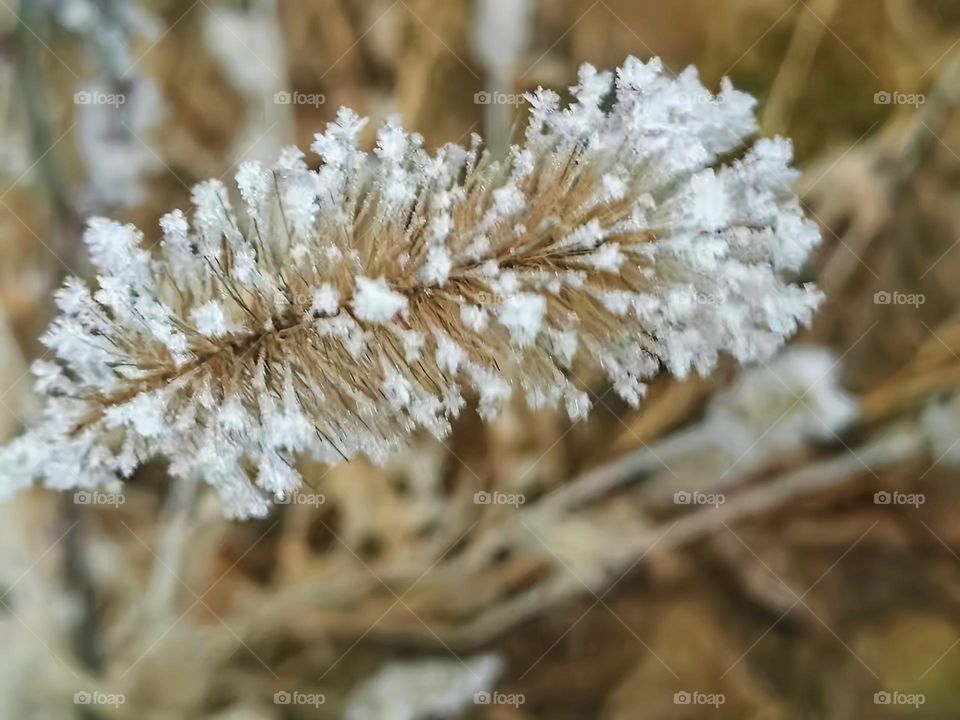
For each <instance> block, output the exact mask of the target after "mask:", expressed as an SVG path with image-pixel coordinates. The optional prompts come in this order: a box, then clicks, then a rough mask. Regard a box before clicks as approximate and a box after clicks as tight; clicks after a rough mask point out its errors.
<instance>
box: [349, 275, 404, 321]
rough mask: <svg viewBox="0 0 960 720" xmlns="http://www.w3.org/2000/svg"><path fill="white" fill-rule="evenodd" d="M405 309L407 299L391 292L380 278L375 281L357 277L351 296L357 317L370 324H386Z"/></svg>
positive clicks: (385, 282)
mask: <svg viewBox="0 0 960 720" xmlns="http://www.w3.org/2000/svg"><path fill="white" fill-rule="evenodd" d="M406 307H407V299H406V298H405V297H404V296H403V295H401V294H400V293H398V292H396V291H394V290H391V289H390V288H389V287H388V286H387V281H386V280H384V279H383V278H382V277H379V278H377V279H376V280H371V279H370V278H365V277H358V278H357V289H356V292H354V294H353V309H354V311H355V312H356V313H357V317H358V318H360V319H361V320H366V321H368V322H372V323H381V324H383V323H386V322H388V321H390V320H392V319H393V317H394V316H395V315H396V314H397V313H399V312H400V311H401V310H403V309H405V308H406Z"/></svg>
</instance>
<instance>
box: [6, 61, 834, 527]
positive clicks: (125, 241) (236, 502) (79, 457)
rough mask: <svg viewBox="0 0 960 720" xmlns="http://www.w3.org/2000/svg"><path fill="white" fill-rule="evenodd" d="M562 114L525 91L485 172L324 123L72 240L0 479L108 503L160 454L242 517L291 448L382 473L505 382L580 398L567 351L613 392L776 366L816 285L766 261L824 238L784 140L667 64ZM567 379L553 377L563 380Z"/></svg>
mask: <svg viewBox="0 0 960 720" xmlns="http://www.w3.org/2000/svg"><path fill="white" fill-rule="evenodd" d="M572 91H573V94H574V95H575V97H576V101H575V102H574V103H573V104H572V105H571V106H570V107H568V108H566V109H560V107H559V97H558V96H557V94H556V93H554V92H551V91H549V90H539V91H537V92H536V93H534V94H532V95H531V96H530V97H529V98H528V99H529V102H530V105H531V108H532V109H531V112H530V121H529V125H528V128H527V130H526V142H525V144H524V145H523V146H522V147H520V146H517V147H513V148H512V149H511V151H510V154H509V157H508V158H507V159H506V160H504V161H502V162H497V161H494V160H492V159H491V158H489V157H488V156H486V155H485V154H483V153H482V152H481V151H480V140H479V138H476V137H475V138H474V140H473V143H472V145H471V147H470V148H469V149H466V148H463V147H460V146H458V145H447V146H444V147H442V148H440V149H439V151H437V152H436V154H433V155H431V154H428V153H427V152H426V151H425V150H424V147H423V139H422V138H421V137H420V136H418V135H415V134H408V133H406V132H405V131H404V130H402V129H401V128H400V127H399V126H398V125H397V124H396V123H395V122H392V121H390V122H387V123H386V124H385V125H384V127H382V128H381V129H380V130H379V132H378V134H377V142H376V148H375V150H374V151H373V152H372V153H367V152H364V151H361V150H360V149H358V138H359V136H360V133H361V130H362V129H363V127H364V124H365V122H366V121H365V120H364V119H361V118H359V117H358V116H357V115H355V114H354V113H353V112H352V111H350V110H347V109H342V110H341V111H340V113H339V115H338V117H337V121H336V122H335V123H332V124H331V125H330V126H329V127H328V129H327V131H326V132H325V133H324V134H319V135H317V136H316V142H315V143H314V144H313V150H314V151H315V152H316V153H317V155H319V157H320V159H321V161H322V162H321V163H320V166H319V169H318V170H316V171H313V170H310V169H309V168H308V166H307V163H306V162H305V159H304V156H303V155H302V154H301V153H300V152H299V151H298V150H296V149H288V150H286V151H284V152H283V153H282V155H281V157H280V159H279V161H278V162H277V164H276V165H275V166H274V167H273V168H266V167H262V166H261V165H259V164H256V163H245V164H243V165H242V166H241V167H240V169H239V172H238V173H237V177H236V181H237V186H238V188H239V195H240V198H241V204H240V206H239V208H238V209H236V210H235V209H234V206H233V205H232V204H231V201H230V199H229V196H228V191H227V189H226V188H225V187H224V185H223V184H221V183H220V182H218V181H208V182H204V183H201V184H200V185H198V186H197V187H196V188H195V189H194V192H193V203H194V206H195V207H194V209H193V211H192V215H191V217H189V218H188V217H187V216H186V215H184V214H183V213H182V212H180V211H174V212H172V213H170V214H168V215H166V216H165V217H164V218H163V219H162V220H161V222H160V226H161V228H162V231H163V239H162V242H161V243H160V245H159V248H158V249H157V250H156V251H155V252H152V251H151V250H149V249H147V248H145V247H144V246H143V242H142V241H143V236H142V234H141V233H140V232H139V231H137V230H136V229H135V228H134V227H132V226H129V225H127V226H124V225H120V224H117V223H115V222H111V221H108V220H104V219H94V220H92V221H91V222H90V225H89V228H88V229H87V231H86V234H85V241H86V244H87V246H88V248H89V251H90V255H91V259H92V261H93V263H94V265H95V266H96V267H97V268H98V269H99V274H98V277H97V287H95V288H93V289H91V288H90V287H88V286H87V285H86V284H85V283H84V282H82V281H81V280H78V279H70V280H68V281H67V282H66V283H65V285H64V287H63V288H62V289H61V290H60V291H58V293H57V295H56V301H57V305H58V307H59V309H60V314H59V316H58V317H57V318H56V319H55V320H54V321H53V323H52V325H51V327H50V329H49V330H48V331H47V333H46V335H45V336H44V342H45V343H46V345H47V346H48V347H49V348H50V350H51V352H52V357H53V358H54V359H53V360H52V361H50V360H43V361H40V362H37V363H36V365H35V368H34V370H35V374H36V376H37V379H38V381H37V387H38V389H39V391H40V392H41V393H42V394H43V395H44V396H45V397H46V409H45V415H44V418H43V421H42V423H41V424H40V425H39V426H38V427H37V428H36V429H34V430H32V431H31V432H29V433H28V434H27V435H25V436H24V437H21V438H20V439H18V440H16V441H14V442H13V443H12V444H11V445H10V446H8V447H7V448H6V449H5V450H4V451H3V453H2V454H0V477H2V482H3V487H4V488H5V489H7V490H11V489H13V488H16V487H21V486H25V485H27V484H29V483H30V482H32V481H33V480H35V479H38V478H39V479H42V480H43V481H44V482H45V483H46V484H47V485H48V486H51V487H54V488H68V487H93V486H105V487H107V488H114V489H117V488H118V487H119V483H120V481H121V479H122V478H127V477H129V476H130V475H131V473H133V471H134V470H135V469H136V468H137V466H138V465H140V464H141V463H143V462H144V461H146V460H148V459H149V458H153V457H161V458H164V459H166V460H167V461H168V462H169V470H170V473H171V474H172V475H173V476H190V475H193V476H199V477H201V478H203V479H204V480H205V481H206V482H208V483H210V484H211V485H213V486H214V487H216V488H217V490H218V491H219V493H220V495H221V496H222V498H223V501H224V504H225V506H226V509H227V511H228V513H229V514H230V515H232V516H235V517H246V516H260V515H263V514H264V513H266V512H267V511H268V509H269V506H270V499H271V498H277V497H282V496H286V495H288V494H289V493H291V492H293V491H294V490H295V489H296V488H297V486H298V485H299V484H300V476H299V475H298V473H297V470H296V469H295V465H296V458H297V457H298V456H299V455H300V454H303V453H309V454H311V455H312V456H315V457H317V458H320V459H322V460H324V461H326V462H330V463H333V462H337V461H340V460H343V459H345V458H351V457H354V456H356V455H360V454H362V455H366V456H368V457H370V458H372V459H373V460H376V461H380V460H383V459H384V458H386V457H387V456H388V455H389V454H390V453H391V451H392V450H393V449H394V448H395V447H396V446H397V445H399V444H401V443H403V442H404V441H405V440H406V439H407V438H408V436H409V435H410V433H411V432H413V431H414V430H416V429H418V428H424V429H426V430H427V431H429V432H430V433H432V434H434V435H435V436H437V437H443V436H444V435H446V434H447V433H448V432H449V431H450V422H451V419H452V418H454V417H456V416H457V415H458V413H460V412H461V409H462V408H463V406H464V404H465V400H464V395H465V393H467V392H469V391H472V392H475V393H476V394H477V396H478V398H479V412H480V414H481V415H482V416H483V417H484V418H493V417H495V416H496V414H497V412H498V410H499V408H500V407H501V405H502V404H503V402H504V401H505V400H506V399H507V398H508V397H509V396H510V395H511V391H512V390H513V389H514V387H515V386H519V387H520V388H521V389H522V391H523V392H524V394H525V395H526V398H527V400H528V402H529V404H530V405H531V406H532V407H534V408H540V407H545V406H555V405H564V406H565V407H566V410H567V412H568V413H569V415H570V417H571V418H574V419H579V418H582V417H584V415H586V413H587V411H588V409H589V406H590V400H589V396H588V395H587V393H586V392H584V390H583V389H582V388H579V387H578V386H577V384H576V383H575V382H574V381H573V380H575V379H576V373H575V372H573V370H572V368H573V364H574V363H575V362H577V363H582V364H584V365H589V364H591V363H592V364H594V365H597V366H599V367H601V368H602V369H603V370H604V371H605V372H606V374H607V375H608V376H609V378H610V381H611V382H612V384H613V386H614V388H615V389H616V392H617V393H618V394H619V395H620V396H621V397H623V398H624V399H625V400H627V401H628V402H629V403H631V404H633V405H637V403H639V401H640V399H641V396H642V395H643V392H644V380H645V379H647V378H650V377H651V376H653V375H655V374H657V373H658V372H659V371H660V370H661V368H666V369H668V370H669V371H671V372H672V373H674V374H675V375H678V376H683V375H685V374H687V373H688V372H690V371H691V370H696V371H698V372H700V373H706V372H707V371H709V370H710V369H711V368H712V367H713V366H714V364H715V363H716V362H717V359H718V356H719V354H720V353H722V352H725V353H729V354H730V355H732V356H733V357H734V358H736V359H737V360H738V361H740V362H749V361H752V360H757V359H765V358H769V357H770V356H771V355H773V354H774V353H775V351H776V350H777V348H778V347H779V346H780V345H782V343H783V342H784V341H785V339H786V338H787V337H788V336H789V335H790V334H791V333H793V332H794V331H795V330H796V328H797V327H798V325H799V324H803V323H807V322H808V321H809V320H810V318H811V315H812V313H813V311H814V310H815V308H816V306H817V304H818V302H819V299H820V296H819V293H818V292H817V291H816V290H815V289H814V288H813V287H810V286H799V285H795V284H791V283H790V282H789V281H787V280H785V279H784V274H785V273H789V272H791V271H794V270H796V269H798V268H799V266H800V265H801V264H802V263H803V262H804V260H805V258H806V257H807V255H808V253H809V251H810V249H811V248H812V247H813V246H814V245H815V244H816V243H817V241H818V239H819V235H818V232H817V230H816V228H815V227H814V226H813V225H811V224H810V223H808V222H807V221H806V220H804V217H803V214H802V211H801V208H800V205H799V202H798V200H797V198H796V197H795V196H794V194H793V193H792V191H791V190H790V184H791V182H792V181H793V179H794V171H793V170H791V169H790V167H789V164H790V162H791V147H790V144H789V143H788V142H787V141H785V140H782V139H775V140H760V141H758V142H757V143H756V144H755V145H753V147H752V148H749V149H748V150H746V151H745V152H742V153H741V155H740V159H739V160H736V161H733V162H732V163H731V164H729V165H719V166H718V163H719V160H718V158H719V157H720V156H721V155H725V154H732V153H734V152H735V151H740V150H742V148H743V145H744V143H745V139H746V138H747V137H749V136H750V135H751V134H752V133H753V132H754V131H755V130H756V123H755V118H754V113H753V109H754V100H753V99H752V98H751V97H750V96H748V95H745V94H743V93H740V92H737V91H736V90H734V89H733V88H732V87H731V86H730V84H729V82H727V81H724V83H723V87H722V90H721V93H720V95H719V96H717V97H713V96H712V95H710V94H709V93H708V92H707V91H706V90H705V89H704V88H703V86H702V85H701V83H700V81H699V79H698V76H697V73H696V71H695V70H693V69H688V70H687V71H685V72H684V73H682V74H681V75H680V76H679V77H678V78H676V79H672V78H670V77H668V76H666V75H665V74H664V72H663V68H662V66H661V63H660V62H659V61H658V60H653V61H651V62H649V63H646V64H645V63H643V62H641V61H639V60H637V59H634V58H630V59H629V60H627V62H626V63H625V64H624V66H623V67H622V68H620V69H619V70H618V71H617V73H616V76H615V77H614V75H613V74H611V73H605V72H597V71H596V70H595V69H594V68H592V67H590V66H584V67H583V69H582V70H581V71H580V81H579V84H578V85H577V86H576V87H574V88H573V89H572ZM571 378H573V380H572V379H571Z"/></svg>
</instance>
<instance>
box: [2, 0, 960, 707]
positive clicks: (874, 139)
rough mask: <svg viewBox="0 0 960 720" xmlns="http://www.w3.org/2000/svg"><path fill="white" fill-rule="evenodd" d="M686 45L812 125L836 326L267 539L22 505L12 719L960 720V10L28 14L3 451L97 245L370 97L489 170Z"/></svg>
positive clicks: (21, 53) (486, 438)
mask: <svg viewBox="0 0 960 720" xmlns="http://www.w3.org/2000/svg"><path fill="white" fill-rule="evenodd" d="M631 54H632V55H636V56H638V57H641V58H644V59H646V58H649V57H652V56H655V55H656V56H660V57H662V58H663V60H664V62H665V63H666V65H667V66H668V67H669V68H670V69H671V71H674V72H677V71H680V70H682V69H683V68H684V67H686V66H687V65H691V64H693V65H696V66H698V67H699V68H700V72H701V76H702V78H703V80H704V82H705V83H706V84H707V86H708V87H710V88H713V89H716V88H717V87H718V85H719V81H720V79H721V77H723V76H729V77H730V78H731V79H732V80H733V82H734V84H735V85H736V86H737V87H738V88H740V89H743V90H746V91H749V92H751V93H753V94H755V95H756V96H757V97H758V99H759V101H760V104H759V113H760V120H761V128H762V129H761V133H762V134H764V135H772V134H777V133H780V134H785V135H788V136H789V137H791V138H793V140H794V142H795V147H796V152H797V163H798V166H799V167H800V168H801V169H802V170H803V175H802V179H801V181H800V183H799V186H798V191H799V192H800V193H801V194H802V197H803V202H804V204H805V206H806V207H807V209H808V211H809V213H810V215H811V217H813V218H815V219H816V220H817V221H818V222H819V223H820V225H821V227H822V231H823V237H824V242H823V245H822V247H821V249H820V250H819V252H818V253H817V254H816V256H815V257H814V258H813V259H812V261H811V263H810V266H809V267H808V268H807V269H806V271H805V278H804V279H813V280H815V281H816V282H817V283H818V284H819V286H820V287H821V288H822V289H823V290H824V291H825V293H826V295H827V298H828V299H827V302H826V304H825V306H824V307H823V309H822V311H821V312H820V314H819V317H818V319H817V321H816V323H815V324H814V326H813V327H812V328H811V329H810V330H809V331H805V332H804V333H802V334H801V335H800V336H799V337H798V338H796V340H795V341H794V343H792V345H791V347H789V348H787V349H786V350H785V351H784V353H783V356H782V357H781V358H779V359H778V360H777V361H776V362H774V363H771V364H770V365H769V366H760V367H756V368H747V369H737V368H735V367H733V366H732V364H725V365H723V366H722V367H721V368H720V369H719V370H718V371H717V372H716V373H715V374H714V375H713V376H711V377H710V378H706V379H701V378H691V379H687V380H684V381H678V380H674V379H670V378H667V377H663V378H660V379H658V380H657V381H656V382H655V383H653V385H652V387H651V390H650V393H649V397H648V398H647V400H646V401H645V403H644V405H643V406H642V408H641V410H640V411H639V412H635V411H631V410H630V409H629V408H627V407H625V406H624V405H622V404H621V403H620V402H619V401H618V400H617V399H616V398H615V397H614V396H613V395H612V394H609V393H608V390H609V388H608V387H606V386H605V385H604V384H603V382H602V380H601V379H600V378H597V379H595V380H594V381H593V382H592V392H593V399H594V402H595V406H594V409H593V412H592V413H591V416H590V418H589V419H588V420H587V421H585V422H580V423H577V424H571V423H570V421H569V420H567V419H566V418H565V417H563V416H560V415H557V414H552V413H533V412H532V411H530V410H528V409H526V408H525V407H524V406H523V404H522V403H517V404H516V405H515V406H514V407H512V408H511V409H510V410H509V411H508V412H507V413H506V414H505V415H504V417H503V418H502V419H501V420H499V421H498V422H496V423H494V424H492V425H484V424H482V423H481V422H480V421H479V419H478V418H477V417H476V415H475V414H474V413H470V412H468V413H465V414H464V416H463V417H462V418H461V420H460V422H459V423H458V424H457V425H456V428H455V432H454V434H453V435H452V437H450V438H449V439H448V440H447V441H446V442H445V443H439V442H436V441H432V440H429V439H426V438H418V439H417V440H416V441H415V443H414V444H413V446H412V447H411V449H410V450H409V452H407V453H405V454H404V455H402V456H400V457H397V458H396V459H395V461H394V462H392V463H391V464H390V465H389V466H388V467H386V468H373V467H370V466H368V465H366V464H364V463H362V462H355V463H351V464H349V465H344V466H340V467H337V468H334V469H328V468H326V467H321V466H316V467H310V466H307V467H305V468H304V474H305V476H306V477H307V478H308V480H309V482H310V487H309V488H304V493H303V494H301V495H298V496H296V497H295V498H293V499H292V501H291V502H290V503H289V504H288V505H286V506H281V507H279V508H278V509H277V511H276V512H275V513H273V515H272V516H271V517H270V518H268V519H266V520H264V521H259V522H248V523H230V522H227V521H225V520H223V519H222V516H221V512H220V508H219V505H218V503H217V501H216V499H215V498H213V497H210V495H209V494H208V493H207V492H206V491H205V489H203V488H194V487H187V486H171V485H170V483H169V482H168V481H167V479H166V478H165V477H164V474H163V472H162V469H160V468H146V469H145V470H143V471H141V472H140V473H139V474H138V475H137V476H136V478H135V479H134V481H133V482H131V483H130V484H129V485H128V490H127V493H126V495H125V496H124V497H123V498H116V497H112V496H103V497H101V496H98V495H96V494H86V493H80V494H77V495H73V494H65V495H58V494H56V493H52V492H49V491H44V490H35V491H32V492H30V493H27V494H24V495H22V496H20V497H17V498H15V499H14V500H12V501H10V502H7V503H5V504H2V505H0V547H2V550H0V552H2V558H3V560H2V561H0V646H2V647H3V648H4V651H3V653H2V656H0V718H3V719H7V718H9V719H11V720H32V719H33V718H39V719H43V720H61V719H63V720H67V719H81V718H82V719H85V720H93V719H96V718H105V719H106V718H137V719H145V720H153V719H157V720H159V719H168V718H169V719H171V720H181V719H187V720H192V719H194V718H196V719H201V718H202V719H207V718H210V719H214V718H216V719H217V720H228V719H229V720H261V719H263V720H284V719H287V718H291V719H299V718H307V717H310V718H350V719H351V720H374V719H380V718H386V719H398V720H415V719H420V720H428V719H439V718H482V719H490V720H526V719H533V718H544V719H547V718H549V719H550V720H566V719H570V720H574V719H576V720H580V719H592V718H601V719H603V720H632V719H634V718H644V719H646V718H652V719H659V718H664V719H672V718H678V719H685V718H731V719H736V720H744V719H757V720H760V719H762V720H794V719H806V718H825V719H826V718H837V719H838V720H840V719H843V720H849V719H851V718H855V719H860V718H863V719H873V718H925V719H926V718H930V719H935V718H943V719H951V720H954V719H955V718H957V717H960V684H958V683H957V678H958V677H960V647H958V645H960V555H958V553H960V523H958V522H957V517H958V512H957V511H958V508H960V505H958V502H960V486H958V483H957V475H958V467H960V397H958V395H957V389H958V387H960V357H958V354H960V314H958V310H960V283H958V282H957V277H960V276H958V273H960V248H958V247H957V245H958V244H960V112H958V111H957V103H958V102H960V3H957V2H956V0H870V2H866V1H863V0H859V1H855V0H846V1H844V0H724V2H716V1H715V0H673V1H672V2H661V1H660V0H593V1H592V0H549V1H548V0H20V1H19V2H18V1H17V0H0V438H2V439H6V438H9V437H12V436H13V435H15V434H16V433H18V432H19V431H20V430H21V428H22V427H23V426H25V425H28V424H30V422H31V418H32V417H35V413H36V412H37V405H36V403H35V401H34V399H33V397H32V395H31V384H32V383H31V378H30V375H29V372H28V367H29V364H30V362H31V361H32V360H34V359H36V358H39V357H42V356H43V352H44V348H43V347H42V345H40V343H39V342H38V340H37V338H38V337H39V335H40V334H41V333H42V331H43V329H44V327H45V325H46V323H47V322H48V321H49V320H50V318H51V316H52V303H51V293H52V291H53V290H54V289H55V288H56V287H57V286H58V285H59V284H60V282H61V281H62V279H63V278H64V277H65V276H67V275H73V274H76V275H80V276H84V275H86V274H88V272H89V266H88V264H87V260H86V257H85V251H84V249H83V247H82V244H81V242H80V235H81V232H82V228H83V222H84V220H85V218H87V217H88V216H90V215H96V214H100V215H109V216H112V217H116V218H118V219H121V220H123V221H129V222H134V223H136V224H137V225H138V226H139V227H140V228H142V229H143V230H144V232H145V233H146V237H147V239H148V242H151V243H152V242H156V241H157V239H158V236H159V231H158V228H157V220H158V218H159V217H160V215H161V214H163V213H164V212H166V211H168V210H170V209H172V208H175V207H181V208H185V207H187V205H188V201H189V188H190V186H191V184H193V183H194V182H197V181H199V180H202V179H206V178H208V177H224V178H229V177H230V176H231V175H232V174H233V172H234V171H235V169H236V166H237V164H238V163H239V162H241V161H242V160H245V159H260V160H271V159H272V158H273V157H274V156H275V155H276V153H277V152H278V151H279V149H280V148H282V147H283V146H285V145H288V144H291V143H296V144H298V145H300V146H301V147H304V148H305V147H307V146H308V145H309V143H310V141H311V139H312V136H313V133H315V132H317V131H320V130H322V129H323V127H324V124H325V123H326V122H328V121H330V120H332V119H333V117H334V116H335V114H336V111H337V108H338V107H340V106H341V105H348V106H350V107H352V108H354V109H355V110H356V111H357V112H358V113H360V114H361V115H369V116H370V117H371V118H372V120H373V122H372V123H371V125H370V126H368V130H370V132H371V137H369V138H368V141H370V140H372V131H373V128H374V126H375V125H376V124H378V123H379V122H380V121H382V120H383V119H384V118H386V117H388V116H390V115H394V114H396V115H399V116H400V117H401V118H402V121H403V123H404V125H405V126H406V127H408V128H410V129H413V130H416V131H418V132H420V133H422V134H423V136H424V137H425V138H426V141H427V143H428V145H430V146H432V147H435V146H437V145H440V144H442V143H445V142H449V141H460V142H467V141H468V139H469V137H470V135H471V133H481V134H483V135H484V136H485V137H487V138H488V139H489V143H490V147H491V148H492V149H493V150H494V151H497V150H498V149H502V148H503V147H504V146H505V144H506V143H508V142H509V138H510V137H511V133H512V132H514V131H515V127H517V126H518V124H519V125H521V126H522V122H523V116H524V114H525V107H524V103H525V101H524V100H523V98H522V93H523V92H525V91H529V90H532V89H535V88H536V87H537V86H540V85H542V86H545V87H553V88H556V89H557V90H563V89H564V88H566V87H567V86H569V85H571V84H573V83H574V82H575V78H576V71H577V67H578V66H579V64H580V63H582V62H590V63H593V64H595V65H597V66H598V67H604V68H614V67H616V66H618V65H620V64H621V63H622V62H623V60H624V58H625V57H626V56H628V55H631Z"/></svg>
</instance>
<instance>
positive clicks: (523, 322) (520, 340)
mask: <svg viewBox="0 0 960 720" xmlns="http://www.w3.org/2000/svg"><path fill="white" fill-rule="evenodd" d="M546 311H547V300H546V298H544V297H543V296H542V295H533V294H530V293H519V294H517V295H513V296H511V297H509V298H507V300H506V301H505V302H504V303H503V305H502V306H501V308H500V312H499V315H498V317H499V318H500V322H501V323H503V325H504V326H505V327H506V328H507V329H508V330H509V331H510V336H511V337H512V338H513V341H514V342H515V343H517V345H519V346H521V347H528V346H530V345H532V344H533V342H534V341H535V340H536V339H537V334H538V333H539V332H540V326H541V325H542V324H543V316H544V314H545V313H546Z"/></svg>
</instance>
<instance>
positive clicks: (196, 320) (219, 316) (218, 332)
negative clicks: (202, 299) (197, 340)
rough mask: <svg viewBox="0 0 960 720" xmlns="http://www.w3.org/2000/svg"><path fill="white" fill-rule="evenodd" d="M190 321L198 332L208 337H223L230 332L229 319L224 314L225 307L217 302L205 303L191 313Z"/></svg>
mask: <svg viewBox="0 0 960 720" xmlns="http://www.w3.org/2000/svg"><path fill="white" fill-rule="evenodd" d="M190 320H192V321H193V324H194V325H195V326H196V328H197V330H198V331H199V332H200V333H201V334H203V335H206V336H207V337H212V338H218V337H223V336H224V335H226V334H227V332H229V328H228V326H227V317H226V315H224V313H223V305H221V304H220V303H219V302H217V301H216V300H211V301H210V302H208V303H204V304H203V305H201V306H200V307H198V308H196V309H195V310H193V312H191V313H190Z"/></svg>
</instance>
